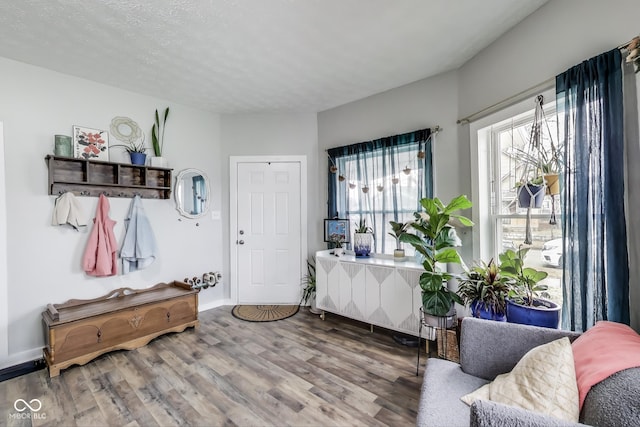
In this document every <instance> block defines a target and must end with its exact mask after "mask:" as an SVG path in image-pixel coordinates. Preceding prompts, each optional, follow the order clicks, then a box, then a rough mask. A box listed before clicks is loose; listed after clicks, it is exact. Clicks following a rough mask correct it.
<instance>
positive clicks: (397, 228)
mask: <svg viewBox="0 0 640 427" xmlns="http://www.w3.org/2000/svg"><path fill="white" fill-rule="evenodd" d="M389 224H391V231H390V232H389V235H390V236H392V237H393V238H394V239H396V248H395V249H394V251H393V259H394V260H395V261H404V259H405V256H404V249H402V242H401V241H400V236H402V235H403V234H405V233H406V232H407V230H408V229H409V225H411V222H410V221H408V222H395V221H389Z"/></svg>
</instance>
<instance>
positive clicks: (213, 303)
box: [198, 299, 235, 312]
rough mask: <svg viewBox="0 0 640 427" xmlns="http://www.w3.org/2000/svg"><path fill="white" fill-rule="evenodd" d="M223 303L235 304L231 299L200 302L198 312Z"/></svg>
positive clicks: (220, 305)
mask: <svg viewBox="0 0 640 427" xmlns="http://www.w3.org/2000/svg"><path fill="white" fill-rule="evenodd" d="M223 305H235V303H234V302H233V301H231V300H230V299H223V300H217V301H211V302H208V303H206V304H198V312H202V311H207V310H211V309H212V308H216V307H222V306H223Z"/></svg>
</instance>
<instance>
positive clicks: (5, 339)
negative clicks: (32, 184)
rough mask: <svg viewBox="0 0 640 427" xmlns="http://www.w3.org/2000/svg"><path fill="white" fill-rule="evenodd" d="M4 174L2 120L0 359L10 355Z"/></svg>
mask: <svg viewBox="0 0 640 427" xmlns="http://www.w3.org/2000/svg"><path fill="white" fill-rule="evenodd" d="M5 196H6V190H5V174H4V126H3V123H2V122H0V361H1V360H4V359H7V358H8V357H9V316H8V314H9V313H8V312H9V301H8V299H7V204H6V201H7V198H6V197H5Z"/></svg>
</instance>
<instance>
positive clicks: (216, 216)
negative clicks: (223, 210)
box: [211, 211, 220, 220]
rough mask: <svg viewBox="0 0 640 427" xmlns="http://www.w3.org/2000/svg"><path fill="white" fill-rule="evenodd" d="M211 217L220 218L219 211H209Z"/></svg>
mask: <svg viewBox="0 0 640 427" xmlns="http://www.w3.org/2000/svg"><path fill="white" fill-rule="evenodd" d="M211 219H213V220H219V219H220V211H211Z"/></svg>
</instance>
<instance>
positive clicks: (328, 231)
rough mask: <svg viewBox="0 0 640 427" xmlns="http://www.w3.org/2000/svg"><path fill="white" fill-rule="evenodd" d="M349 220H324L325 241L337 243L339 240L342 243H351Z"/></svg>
mask: <svg viewBox="0 0 640 427" xmlns="http://www.w3.org/2000/svg"><path fill="white" fill-rule="evenodd" d="M350 235H351V233H350V232H349V220H348V219H340V218H334V219H325V220H324V241H325V242H331V243H335V242H336V240H338V239H339V241H340V243H349V236H350Z"/></svg>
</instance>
